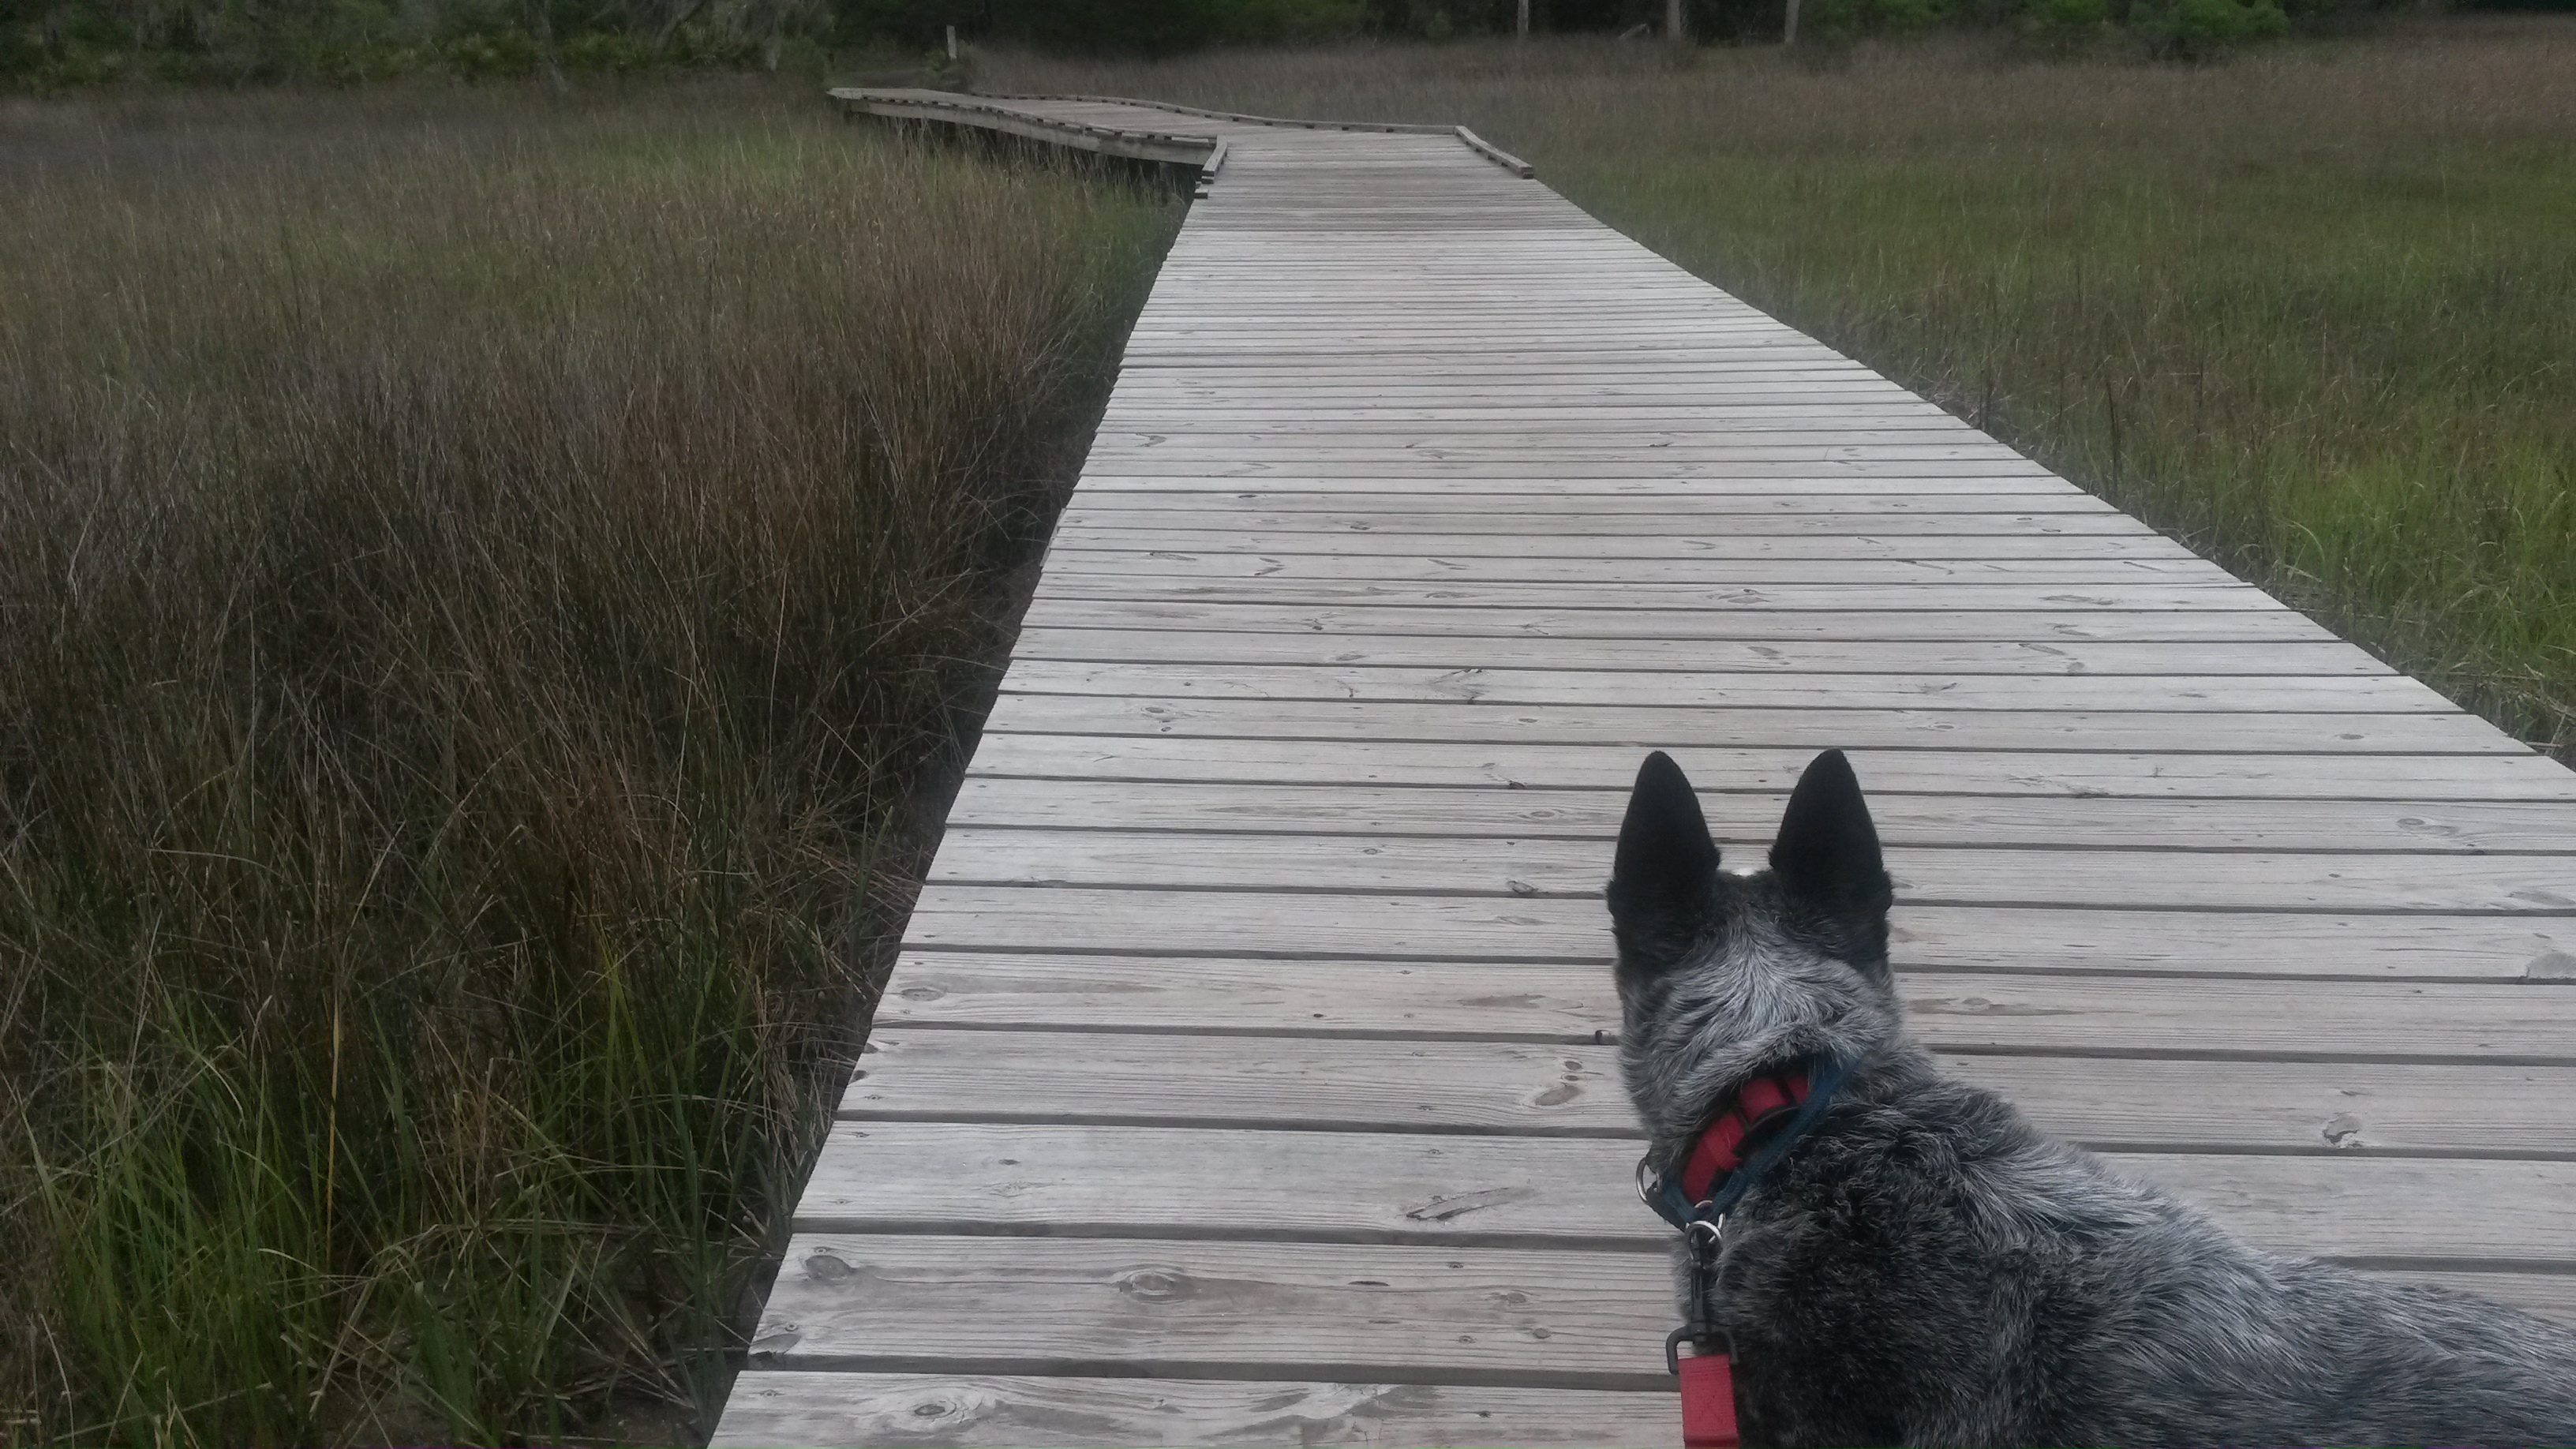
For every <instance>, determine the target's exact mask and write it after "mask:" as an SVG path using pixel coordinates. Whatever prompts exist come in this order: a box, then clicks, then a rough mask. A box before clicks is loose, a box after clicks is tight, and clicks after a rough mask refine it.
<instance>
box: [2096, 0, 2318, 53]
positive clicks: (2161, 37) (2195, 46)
mask: <svg viewBox="0 0 2576 1449" xmlns="http://www.w3.org/2000/svg"><path fill="white" fill-rule="evenodd" d="M2129 24H2130V28H2131V29H2133V30H2135V31H2136V32H2137V33H2138V35H2139V37H2140V38H2142V39H2144V40H2145V41H2146V42H2147V43H2148V45H2150V46H2151V47H2153V48H2154V49H2155V51H2156V52H2157V53H2158V54H2160V55H2165V56H2169V57H2172V58H2174V59H2178V60H2194V59H2200V58H2203V57H2206V56H2209V55H2211V54H2213V53H2215V52H2217V51H2220V50H2223V49H2225V48H2227V47H2228V46H2231V45H2239V44H2242V43H2244V42H2246V41H2249V40H2271V39H2275V38H2277V37H2280V36H2283V35H2287V34H2289V33H2290V20H2289V17H2288V16H2286V15H2284V14H2282V13H2281V7H2280V6H2279V5H2278V4H2276V3H2275V0H2148V3H2144V4H2139V5H2136V6H2135V7H2134V8H2133V9H2132V11H2131V14H2130V21H2129Z"/></svg>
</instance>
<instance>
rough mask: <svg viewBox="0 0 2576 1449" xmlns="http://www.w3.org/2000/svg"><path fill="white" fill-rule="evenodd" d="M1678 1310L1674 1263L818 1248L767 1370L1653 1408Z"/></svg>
mask: <svg viewBox="0 0 2576 1449" xmlns="http://www.w3.org/2000/svg"><path fill="white" fill-rule="evenodd" d="M1629 1206H1630V1207H1631V1208H1632V1209H1633V1210H1634V1211H1636V1212H1639V1213H1642V1212H1644V1211H1645V1210H1644V1209H1643V1208H1640V1207H1637V1206H1636V1200H1635V1198H1634V1196H1633V1195H1632V1196H1631V1197H1630V1199H1629ZM1671 1293H1672V1287H1671V1276H1670V1269H1669V1267H1668V1266H1667V1265H1666V1263H1665V1261H1664V1257H1663V1255H1662V1254H1661V1253H1660V1252H1640V1251H1618V1252H1599V1251H1593V1252H1579V1251H1568V1250H1563V1249H1554V1250H1549V1249H1523V1250H1496V1249H1478V1248H1458V1247H1436V1248H1425V1247H1419V1246H1399V1245H1384V1244H1382V1245H1376V1246H1373V1247H1371V1248H1370V1249H1368V1250H1367V1251H1366V1252H1360V1253H1355V1252H1353V1251H1352V1249H1351V1248H1350V1246H1348V1245H1346V1244H1339V1243H1271V1242H1211V1241H1204V1240H1200V1241H1189V1240H1153V1239H1144V1240H1137V1239H1099V1238H1067V1237H941V1236H935V1235H858V1234H837V1233H815V1234H799V1235H798V1236H797V1237H796V1238H795V1239H794V1240H792V1241H791V1242H790V1243H789V1244H788V1247H787V1253H786V1259H785V1262H784V1263H783V1265H782V1266H781V1267H780V1269H779V1273H778V1280H777V1284H776V1286H775V1287H774V1288H772V1289H771V1291H770V1297H769V1306H768V1309H767V1311H766V1312H764V1313H763V1315H762V1317H761V1322H760V1327H759V1330H758V1333H757V1335H756V1337H755V1338H754V1340H753V1349H752V1355H751V1366H752V1367H753V1368H755V1369H762V1368H788V1367H813V1368H856V1367H874V1368H888V1369H918V1368H935V1369H939V1370H942V1371H947V1372H970V1373H971V1372H1019V1373H1080V1372H1084V1371H1086V1370H1088V1371H1093V1372H1097V1371H1098V1369H1099V1368H1100V1367H1101V1366H1106V1365H1116V1366H1117V1371H1118V1372H1120V1373H1121V1374H1142V1375H1155V1374H1164V1373H1175V1372H1178V1373H1182V1374H1184V1375H1186V1376H1188V1377H1192V1378H1198V1377H1227V1376H1232V1377H1277V1376H1281V1375H1283V1373H1284V1374H1289V1375H1293V1376H1296V1377H1303V1378H1327V1379H1330V1378H1347V1379H1354V1380H1364V1379H1366V1378H1367V1377H1368V1376H1369V1375H1370V1374H1372V1373H1375V1374H1389V1373H1397V1372H1400V1373H1402V1374H1403V1376H1404V1377H1406V1378H1408V1379H1412V1380H1417V1381H1419V1380H1430V1381H1435V1382H1442V1381H1445V1382H1479V1381H1481V1382H1487V1383H1496V1382H1501V1383H1514V1384H1520V1385H1526V1386H1531V1387H1578V1388H1579V1387H1586V1386H1591V1387H1612V1388H1627V1389H1643V1390H1649V1391H1651V1390H1656V1389H1661V1388H1666V1387H1668V1386H1669V1384H1670V1380H1669V1379H1666V1378H1665V1377H1664V1374H1663V1337H1664V1334H1665V1332H1666V1331H1667V1328H1668V1325H1667V1324H1666V1323H1665V1322H1664V1319H1665V1318H1666V1317H1667V1316H1668V1315H1669V1313H1670V1299H1671ZM1000 1325H1008V1328H1007V1331H1003V1330H1001V1329H1000V1328H999V1327H998V1326H1000Z"/></svg>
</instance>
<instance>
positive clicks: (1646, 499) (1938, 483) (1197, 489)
mask: <svg viewBox="0 0 2576 1449" xmlns="http://www.w3.org/2000/svg"><path fill="white" fill-rule="evenodd" d="M1894 494H1903V495H1907V496H1911V497H1915V498H1919V499H1922V500H1924V501H1925V505H1926V506H1927V507H1928V506H1932V504H1934V503H1935V502H1937V501H1940V500H1948V499H1960V498H2014V499H2022V498H2052V497H2054V498H2076V497H2088V496H2090V495H2087V494H2085V493H2083V491H2082V490H2080V489H2078V488H2077V487H2076V486H2075V485H2074V484H2072V483H2069V482H2067V481H2066V480H2065V479H2063V478H2057V477H2053V476H2046V475H2042V474H2037V473H2033V474H2029V475H2026V476H2016V477H2009V478H1988V477H1960V478H1893V479H1888V478H1857V477H1854V478H1845V477H1835V476H1826V475H1821V474H1819V475H1816V476H1805V477H1793V478H1585V479H1557V478H1433V477H1424V476H1404V477H1387V478H1367V479H1359V478H1277V479H1245V478H1175V477H1129V476H1120V475H1113V474H1105V473H1102V474H1092V475H1089V476H1087V477H1085V478H1084V479H1083V480H1082V482H1081V483H1079V484H1077V485H1076V486H1075V488H1074V491H1073V497H1074V499H1075V500H1076V501H1079V502H1083V503H1086V504H1087V503H1090V502H1092V501H1095V500H1099V501H1123V502H1130V503H1155V502H1172V501H1175V500H1179V501H1187V502H1192V503H1205V502H1207V501H1209V499H1210V497H1211V496H1213V497H1215V498H1233V497H1240V496H1246V495H1259V496H1262V497H1278V496H1282V495H1294V496H1297V497H1301V498H1317V499H1329V498H1341V499H1344V500H1350V501H1359V500H1364V499H1366V500H1382V499H1391V498H1402V499H1405V500H1407V501H1421V500H1433V501H1434V503H1435V506H1443V507H1445V506H1447V505H1448V504H1449V503H1450V502H1451V501H1454V500H1462V499H1483V500H1487V501H1488V503H1489V505H1490V506H1491V507H1492V508H1494V509H1495V510H1496V511H1498V512H1513V513H1519V512H1527V511H1529V510H1532V509H1541V510H1544V509H1549V508H1565V509H1567V510H1568V511H1572V505H1574V504H1575V503H1579V502H1580V501H1581V500H1585V499H1594V498H1598V499H1603V500H1625V501H1627V502H1629V503H1633V504H1636V505H1638V506H1641V507H1661V506H1663V500H1671V499H1694V498H1710V499H1715V498H1782V497H1806V498H1819V499H1844V498H1852V497H1858V496H1861V495H1882V496H1885V495H1894Z"/></svg>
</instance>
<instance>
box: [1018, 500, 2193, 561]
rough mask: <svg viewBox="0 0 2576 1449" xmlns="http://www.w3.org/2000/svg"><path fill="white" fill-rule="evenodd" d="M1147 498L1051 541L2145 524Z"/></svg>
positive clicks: (1494, 540) (1685, 535)
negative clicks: (1212, 504) (1230, 504)
mask: <svg viewBox="0 0 2576 1449" xmlns="http://www.w3.org/2000/svg"><path fill="white" fill-rule="evenodd" d="M1108 496H1109V497H1117V496H1119V495H1114V494H1113V495H1108ZM1326 496H1327V497H1331V496H1332V495H1326ZM1846 496H1854V495H1846ZM1857 496H1861V497H1866V495H1857ZM1156 501H1163V502H1175V501H1179V500H1170V499H1164V500H1156V499H1153V498H1151V497H1148V498H1146V499H1144V500H1141V501H1134V500H1131V502H1130V504H1128V505H1125V506H1110V505H1104V504H1103V503H1102V502H1099V501H1097V500H1094V499H1086V500H1085V501H1084V505H1083V506H1082V507H1081V508H1080V509H1077V510H1069V511H1068V512H1067V513H1066V514H1065V516H1064V517H1063V518H1062V519H1061V520H1059V521H1058V523H1057V527H1056V537H1057V539H1058V541H1059V542H1064V541H1069V540H1078V539H1087V540H1094V541H1099V540H1106V541H1108V542H1109V543H1110V545H1111V546H1113V547H1125V548H1175V547H1187V546H1188V545H1187V544H1182V543H1176V542H1172V541H1171V540H1173V539H1180V538H1209V537H1217V538H1226V539H1234V540H1237V541H1240V540H1242V539H1247V538H1251V537H1259V536H1267V537H1271V538H1279V539H1288V538H1296V539H1304V540H1308V544H1309V546H1316V545H1318V544H1320V545H1321V546H1326V547H1338V546H1340V545H1342V544H1344V543H1356V542H1359V541H1361V540H1362V539H1364V538H1367V539H1377V540H1379V541H1380V542H1381V543H1382V544H1383V545H1384V546H1386V547H1393V546H1394V545H1393V544H1391V543H1386V541H1387V540H1430V539H1436V538H1447V539H1453V540H1454V539H1461V538H1467V537H1476V538H1482V539H1485V540H1488V542H1487V544H1486V546H1487V547H1504V546H1510V547H1515V548H1521V549H1528V550H1532V551H1540V550H1543V549H1544V547H1545V544H1546V541H1548V540H1552V539H1564V538H1572V537H1584V538H1590V539H1594V540H1608V539H1619V540H1621V541H1623V542H1626V543H1630V544H1635V545H1637V546H1640V547H1642V546H1644V545H1645V544H1647V543H1649V542H1651V541H1653V540H1656V539H1680V540H1685V541H1687V540H1689V539H1692V538H1696V537H1698V536H1701V535H1705V534H1711V533H1724V534H1727V535H1730V536H1733V537H1738V538H1756V537H1824V538H1842V537H1848V536H1852V535H1856V534H1867V535H1870V536H1872V537H1877V538H1899V537H1917V536H1926V535H1930V536H1940V535H1953V534H1964V535H1990V534H2018V535H2021V536H2024V537H2050V538H2059V537H2074V536H2080V535H2087V534H2139V533H2143V532H2146V531H2147V529H2146V525H2145V524H2142V523H2139V522H2137V521H2136V520H2134V519H2131V518H2127V517H2123V516H2121V515H2119V514H2116V513H2110V512H2104V511H2101V510H2098V509H2094V508H2088V507H2085V506H2083V505H2084V502H2085V500H2082V499H2076V498H2069V497H2066V496H2064V495H2057V494H2042V495H2040V496H2039V497H2037V498H2035V499H2033V500H2032V501H2033V502H2035V503H2038V504H2041V505H2043V506H2042V507H2040V508H2026V509H2024V508H2013V507H2011V506H2010V505H2011V504H2012V503H2013V502H2014V499H2013V498H2012V497H2011V496H2010V495H2005V496H2001V497H1995V498H1990V499H1987V500H1985V501H1986V502H1988V503H1990V504H1992V505H1994V506H1992V507H1989V508H1987V509H1985V510H1983V511H1971V510H1967V509H1940V510H1936V509H1935V508H1932V507H1917V508H1895V509H1886V510H1880V509H1874V508H1870V507H1868V506H1867V505H1866V503H1863V504H1860V505H1858V506H1851V505H1847V504H1845V503H1844V500H1843V499H1842V498H1831V499H1819V498H1813V497H1799V496H1796V495H1792V496H1791V497H1790V498H1789V499H1788V500H1787V501H1788V502H1791V503H1794V504H1797V505H1799V506H1798V507H1795V508H1783V507H1781V506H1779V503H1778V502H1777V501H1774V500H1759V499H1754V498H1750V497H1746V496H1743V495H1721V496H1720V497H1719V498H1717V499H1713V500H1711V502H1713V503H1733V504H1736V505H1737V506H1736V507H1735V508H1733V509H1731V510H1727V509H1717V508H1701V509H1694V510H1689V511H1684V510H1677V509H1672V508H1665V507H1655V508H1652V509H1644V508H1640V509H1636V510H1633V511H1630V512H1626V513H1600V514H1591V513H1587V514H1583V515H1579V516H1574V515H1569V514H1567V513H1565V512H1563V511H1561V510H1560V511H1553V512H1538V511H1532V512H1525V513H1509V512H1498V511H1495V509H1494V508H1493V506H1492V505H1491V504H1490V503H1485V504H1476V503H1472V502H1470V501H1469V500H1465V499H1460V500H1458V502H1457V506H1455V507H1451V508H1444V509H1428V510H1415V511H1413V512H1409V513H1392V512H1390V513H1333V512H1326V511H1323V510H1320V509H1313V510H1267V511H1265V510H1263V509H1261V508H1259V507H1257V506H1253V505H1249V504H1238V505H1237V507H1236V509H1235V510H1234V512H1235V515H1236V516H1235V517H1233V518H1231V519H1229V518H1227V517H1226V512H1225V510H1220V509H1213V508H1151V507H1144V506H1138V503H1139V502H1142V503H1151V502H1156ZM1421 551H1423V552H1426V553H1438V552H1442V551H1443V549H1442V546H1441V545H1439V544H1435V543H1424V544H1423V545H1422V549H1421Z"/></svg>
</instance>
